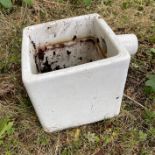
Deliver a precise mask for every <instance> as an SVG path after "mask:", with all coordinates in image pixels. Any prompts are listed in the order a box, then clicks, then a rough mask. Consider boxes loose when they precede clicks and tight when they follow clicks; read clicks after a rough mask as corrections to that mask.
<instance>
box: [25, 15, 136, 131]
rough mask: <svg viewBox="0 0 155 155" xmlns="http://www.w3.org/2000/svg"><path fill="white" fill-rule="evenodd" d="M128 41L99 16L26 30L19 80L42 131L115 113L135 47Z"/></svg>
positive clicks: (75, 124)
mask: <svg viewBox="0 0 155 155" xmlns="http://www.w3.org/2000/svg"><path fill="white" fill-rule="evenodd" d="M128 37H129V36H128ZM132 37H135V36H132ZM126 42H127V45H124V44H126V43H123V41H121V39H120V37H118V36H117V35H115V33H114V32H113V31H112V29H111V28H110V27H109V26H108V24H107V23H106V22H105V21H104V19H103V18H102V17H101V16H100V15H98V14H89V15H83V16H78V17H72V18H67V19H62V20H58V21H52V22H48V23H43V24H39V25H34V26H29V27H26V28H25V29H24V31H23V42H22V79H23V83H24V85H25V88H26V90H27V92H28V95H29V97H30V100H31V102H32V104H33V107H34V109H35V111H36V113H37V116H38V118H39V120H40V123H41V125H42V126H43V128H44V130H45V131H46V132H54V131H58V130H62V129H66V128H70V127H75V126H80V125H83V124H88V123H93V122H97V121H100V120H103V119H105V118H110V117H113V116H116V115H118V114H119V112H120V107H121V102H122V97H123V91H124V87H125V82H126V78H127V73H128V68H129V63H130V57H131V56H130V52H129V51H130V50H131V49H132V46H133V45H131V48H129V47H130V45H129V43H130V41H129V40H128V41H126ZM135 42H136V38H135ZM133 44H134V43H133ZM135 44H136V45H135V46H137V42H136V43H135ZM127 48H129V50H127ZM136 48H137V47H136ZM135 50H137V49H135Z"/></svg>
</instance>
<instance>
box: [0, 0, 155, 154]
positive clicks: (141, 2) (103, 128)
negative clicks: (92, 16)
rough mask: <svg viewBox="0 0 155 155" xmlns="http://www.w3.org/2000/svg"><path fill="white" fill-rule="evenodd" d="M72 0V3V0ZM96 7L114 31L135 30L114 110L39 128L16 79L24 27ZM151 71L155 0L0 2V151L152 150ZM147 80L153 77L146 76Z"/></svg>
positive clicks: (154, 66) (154, 97) (154, 105)
mask: <svg viewBox="0 0 155 155" xmlns="http://www.w3.org/2000/svg"><path fill="white" fill-rule="evenodd" d="M75 2H76V3H75ZM94 12H96V13H99V14H100V15H102V16H103V18H104V19H105V20H106V21H107V22H108V24H109V25H110V26H111V27H112V29H113V30H114V31H115V32H116V34H124V33H135V34H136V35H137V36H138V39H139V50H138V52H137V54H136V55H135V56H134V57H133V58H132V60H131V63H130V69H129V74H128V78H127V83H126V87H125V92H124V98H123V101H122V107H121V112H120V114H119V115H118V116H116V117H114V118H112V119H108V120H104V121H101V122H98V123H95V124H91V125H85V126H81V127H78V128H74V129H68V130H65V131H61V132H57V133H51V134H49V133H45V132H44V131H43V129H42V127H41V125H40V123H39V121H38V118H37V116H36V114H35V111H34V109H33V107H32V104H31V101H30V100H29V97H28V95H27V93H26V91H25V89H24V86H23V84H22V80H21V44H22V30H23V28H24V27H26V26H29V25H33V24H38V23H42V22H47V21H52V20H57V19H61V18H66V17H73V16H77V15H82V14H88V13H94ZM150 74H152V75H155V0H94V1H92V3H91V5H84V3H82V2H80V0H79V1H74V0H70V1H69V0H64V1H63V0H61V1H60V0H59V1H58V0H57V1H56V0H35V2H34V3H33V5H32V6H28V5H24V4H23V5H22V4H21V3H20V2H19V1H17V2H16V3H15V4H14V5H13V7H12V8H11V9H5V8H3V7H2V6H0V154H2V155H3V154H4V155H17V154H19V155H20V154H22V155H30V154H34V155H115V154H116V155H119V154H121V155H133V154H135V155H154V154H155V93H154V92H153V91H152V90H151V87H146V85H147V84H146V81H147V80H148V78H150V77H149V75H150ZM152 81H153V80H152Z"/></svg>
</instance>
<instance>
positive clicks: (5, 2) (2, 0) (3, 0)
mask: <svg viewBox="0 0 155 155" xmlns="http://www.w3.org/2000/svg"><path fill="white" fill-rule="evenodd" d="M17 1H19V0H17ZM15 2H16V1H14V3H15ZM23 3H25V4H26V5H28V6H32V5H33V0H23ZM0 4H1V5H2V6H3V7H4V8H6V9H10V8H12V7H13V3H12V1H11V0H0Z"/></svg>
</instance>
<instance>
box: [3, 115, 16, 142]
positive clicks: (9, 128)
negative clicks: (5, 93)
mask: <svg viewBox="0 0 155 155" xmlns="http://www.w3.org/2000/svg"><path fill="white" fill-rule="evenodd" d="M13 131H14V128H13V122H10V120H9V119H8V118H0V144H3V138H4V137H5V136H6V135H10V134H12V133H13Z"/></svg>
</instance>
